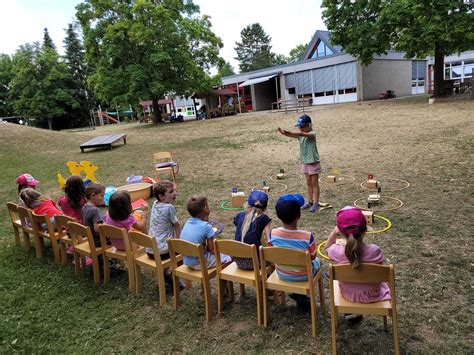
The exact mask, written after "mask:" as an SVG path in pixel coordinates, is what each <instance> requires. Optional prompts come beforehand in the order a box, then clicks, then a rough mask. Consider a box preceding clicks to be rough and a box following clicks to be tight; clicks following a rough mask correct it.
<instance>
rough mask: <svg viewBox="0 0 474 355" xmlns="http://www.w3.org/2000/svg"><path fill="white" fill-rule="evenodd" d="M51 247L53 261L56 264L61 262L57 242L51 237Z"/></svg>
mask: <svg viewBox="0 0 474 355" xmlns="http://www.w3.org/2000/svg"><path fill="white" fill-rule="evenodd" d="M51 248H52V249H53V255H54V262H55V263H56V264H58V265H60V264H61V254H60V252H59V244H58V241H57V239H54V238H52V237H51Z"/></svg>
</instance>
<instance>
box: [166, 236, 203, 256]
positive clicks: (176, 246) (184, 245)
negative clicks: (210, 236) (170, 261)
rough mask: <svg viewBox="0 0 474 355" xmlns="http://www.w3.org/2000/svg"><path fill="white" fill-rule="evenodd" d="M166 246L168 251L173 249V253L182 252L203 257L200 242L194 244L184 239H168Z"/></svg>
mask: <svg viewBox="0 0 474 355" xmlns="http://www.w3.org/2000/svg"><path fill="white" fill-rule="evenodd" d="M168 247H169V250H170V252H171V251H174V253H175V254H182V255H186V256H194V257H197V258H199V256H202V257H203V258H204V249H203V246H202V245H201V244H194V243H191V242H188V241H186V240H180V239H170V240H168Z"/></svg>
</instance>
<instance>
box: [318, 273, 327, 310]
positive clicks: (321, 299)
mask: <svg viewBox="0 0 474 355" xmlns="http://www.w3.org/2000/svg"><path fill="white" fill-rule="evenodd" d="M318 287H319V302H320V303H321V314H322V315H323V316H324V317H325V314H326V298H325V297H324V284H323V278H322V277H320V278H319V280H318Z"/></svg>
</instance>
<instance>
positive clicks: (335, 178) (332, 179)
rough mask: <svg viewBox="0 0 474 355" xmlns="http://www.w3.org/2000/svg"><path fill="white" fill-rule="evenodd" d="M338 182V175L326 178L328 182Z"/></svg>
mask: <svg viewBox="0 0 474 355" xmlns="http://www.w3.org/2000/svg"><path fill="white" fill-rule="evenodd" d="M336 180H337V177H336V175H328V176H327V177H326V182H330V183H334V182H336Z"/></svg>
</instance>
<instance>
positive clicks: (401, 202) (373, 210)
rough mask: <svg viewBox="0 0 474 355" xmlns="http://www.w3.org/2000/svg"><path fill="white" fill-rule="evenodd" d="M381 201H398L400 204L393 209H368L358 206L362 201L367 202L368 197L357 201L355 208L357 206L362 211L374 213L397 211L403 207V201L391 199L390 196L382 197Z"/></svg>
mask: <svg viewBox="0 0 474 355" xmlns="http://www.w3.org/2000/svg"><path fill="white" fill-rule="evenodd" d="M380 199H381V200H383V199H389V200H393V201H397V202H398V206H395V207H392V208H367V207H362V206H359V205H358V204H357V202H359V201H362V200H365V201H366V200H367V197H360V198H358V199H357V200H355V201H354V206H356V207H357V208H359V209H361V210H365V211H372V212H383V211H395V210H398V209H399V208H400V207H402V206H403V201H402V200H400V199H398V198H396V197H390V196H380Z"/></svg>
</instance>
